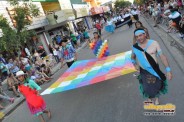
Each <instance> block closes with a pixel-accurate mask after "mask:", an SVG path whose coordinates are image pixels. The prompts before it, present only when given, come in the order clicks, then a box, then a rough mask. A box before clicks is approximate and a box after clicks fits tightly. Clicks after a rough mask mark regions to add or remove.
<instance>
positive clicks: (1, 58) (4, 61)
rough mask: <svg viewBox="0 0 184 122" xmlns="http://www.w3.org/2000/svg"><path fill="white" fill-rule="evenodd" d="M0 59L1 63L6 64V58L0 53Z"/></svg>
mask: <svg viewBox="0 0 184 122" xmlns="http://www.w3.org/2000/svg"><path fill="white" fill-rule="evenodd" d="M0 61H2V62H3V64H5V65H6V64H7V62H6V60H5V59H4V58H3V56H2V55H1V54H0Z"/></svg>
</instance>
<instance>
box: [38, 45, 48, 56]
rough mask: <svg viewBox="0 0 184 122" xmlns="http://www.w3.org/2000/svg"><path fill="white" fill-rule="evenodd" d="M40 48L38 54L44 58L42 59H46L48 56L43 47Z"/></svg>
mask: <svg viewBox="0 0 184 122" xmlns="http://www.w3.org/2000/svg"><path fill="white" fill-rule="evenodd" d="M38 48H39V50H38V53H39V55H40V57H42V58H44V57H46V56H47V54H46V52H45V50H44V48H43V46H39V47H38Z"/></svg>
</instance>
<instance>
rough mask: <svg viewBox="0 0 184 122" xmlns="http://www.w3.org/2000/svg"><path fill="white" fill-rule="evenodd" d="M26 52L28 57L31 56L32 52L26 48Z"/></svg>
mask: <svg viewBox="0 0 184 122" xmlns="http://www.w3.org/2000/svg"><path fill="white" fill-rule="evenodd" d="M25 51H26V54H27V55H28V56H30V55H31V54H30V52H29V50H28V49H27V48H25Z"/></svg>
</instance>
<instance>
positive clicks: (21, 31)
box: [0, 0, 39, 51]
mask: <svg viewBox="0 0 184 122" xmlns="http://www.w3.org/2000/svg"><path fill="white" fill-rule="evenodd" d="M8 1H9V3H10V5H11V6H12V7H13V8H14V9H13V10H14V12H15V15H14V16H13V17H12V19H13V20H14V21H15V22H16V24H15V25H14V28H12V27H10V24H9V23H8V21H7V19H6V18H4V17H3V16H2V15H0V28H1V29H2V33H3V36H2V37H0V51H4V50H12V49H14V48H15V47H18V46H20V45H22V44H23V43H25V42H26V41H27V40H30V38H31V37H32V36H34V35H35V32H33V31H28V30H27V28H26V26H27V25H30V24H31V23H32V18H33V17H37V16H38V15H39V8H38V7H37V6H36V5H34V4H32V3H28V2H26V1H28V0H23V2H22V4H20V2H18V1H19V0H8Z"/></svg>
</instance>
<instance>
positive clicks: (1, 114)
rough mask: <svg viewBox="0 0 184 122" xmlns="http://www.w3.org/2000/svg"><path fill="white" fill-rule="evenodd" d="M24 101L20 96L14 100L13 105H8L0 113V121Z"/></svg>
mask: <svg viewBox="0 0 184 122" xmlns="http://www.w3.org/2000/svg"><path fill="white" fill-rule="evenodd" d="M24 100H25V98H24V97H23V96H22V95H21V96H20V98H17V99H15V101H14V103H13V104H11V105H8V106H7V107H6V108H5V109H3V110H2V111H1V112H0V120H2V119H4V118H5V117H6V116H7V115H8V114H10V113H11V112H12V111H13V110H15V109H16V108H17V107H18V106H19V105H20V104H21V103H22V102H24Z"/></svg>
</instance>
